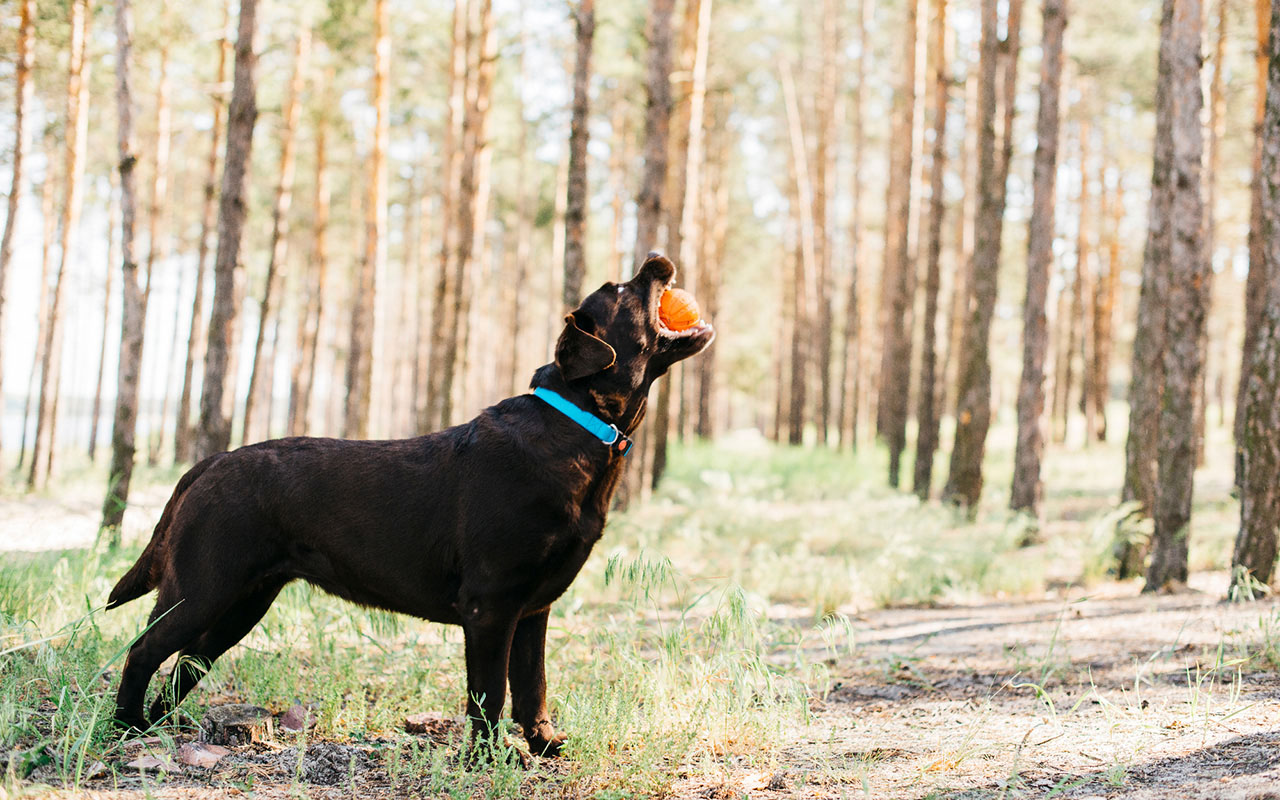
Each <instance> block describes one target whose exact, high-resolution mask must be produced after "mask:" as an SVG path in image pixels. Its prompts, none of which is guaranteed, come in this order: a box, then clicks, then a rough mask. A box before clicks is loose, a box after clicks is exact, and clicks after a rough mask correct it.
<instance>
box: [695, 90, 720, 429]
mask: <svg viewBox="0 0 1280 800" xmlns="http://www.w3.org/2000/svg"><path fill="white" fill-rule="evenodd" d="M725 116H726V114H725V104H723V103H718V104H717V111H716V113H715V114H714V115H713V123H712V125H711V127H710V130H711V131H714V134H713V137H714V138H712V139H711V141H710V142H709V147H708V156H707V175H706V177H705V179H704V180H703V202H702V203H701V210H700V213H701V216H702V221H701V224H700V229H701V231H702V235H701V239H702V256H701V257H700V258H699V259H698V265H699V269H698V292H697V294H698V298H699V302H700V303H701V305H702V311H703V315H704V316H705V317H706V318H707V319H711V320H714V319H716V316H717V314H719V312H720V282H721V276H722V266H721V265H722V264H723V263H724V253H725V245H726V241H727V239H728V234H729V185H728V182H727V181H726V180H725V162H726V160H727V158H728V152H727V151H728V142H727V139H728V137H727V135H726V134H725V125H724V118H725ZM696 370H697V373H696V374H697V397H696V403H697V419H696V422H695V424H694V433H695V434H696V435H697V436H699V437H700V438H703V439H710V438H711V437H712V436H714V435H715V433H716V425H717V418H716V409H715V387H716V348H715V346H714V345H712V346H711V347H709V348H707V349H706V350H704V351H703V352H702V353H701V354H699V356H698V362H697V366H696Z"/></svg>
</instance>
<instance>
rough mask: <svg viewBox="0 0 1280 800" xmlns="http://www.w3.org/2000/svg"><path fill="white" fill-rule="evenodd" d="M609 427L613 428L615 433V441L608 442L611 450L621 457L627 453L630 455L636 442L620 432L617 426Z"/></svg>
mask: <svg viewBox="0 0 1280 800" xmlns="http://www.w3.org/2000/svg"><path fill="white" fill-rule="evenodd" d="M609 427H610V428H613V433H614V437H613V441H612V442H606V444H607V445H608V446H609V448H610V449H611V450H613V451H614V452H615V453H617V454H618V455H620V456H625V455H626V454H627V453H630V452H631V446H632V445H633V444H635V442H634V441H632V440H631V437H630V436H627V435H626V434H625V433H623V432H622V431H620V430H618V426H617V425H610V426H609Z"/></svg>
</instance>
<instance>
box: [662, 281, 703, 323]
mask: <svg viewBox="0 0 1280 800" xmlns="http://www.w3.org/2000/svg"><path fill="white" fill-rule="evenodd" d="M658 317H659V319H661V320H662V324H663V325H666V326H667V327H668V328H670V329H671V330H673V331H683V330H688V329H689V328H692V327H693V326H694V325H696V324H698V320H699V319H700V318H701V314H699V313H698V301H697V300H694V299H693V295H691V294H689V293H688V292H686V291H685V290H684V289H668V290H667V291H665V292H663V293H662V299H661V300H659V301H658Z"/></svg>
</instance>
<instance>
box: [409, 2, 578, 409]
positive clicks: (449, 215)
mask: <svg viewBox="0 0 1280 800" xmlns="http://www.w3.org/2000/svg"><path fill="white" fill-rule="evenodd" d="M467 18H468V0H454V4H453V44H452V48H451V55H450V59H449V104H448V106H446V108H445V118H444V131H443V134H442V136H441V147H440V160H441V165H442V168H443V175H442V176H441V187H440V226H441V232H440V261H439V267H438V269H439V271H438V272H437V273H436V285H435V289H434V291H433V293H432V304H431V307H432V309H433V315H432V327H431V348H430V355H429V358H428V368H427V402H426V407H425V415H424V416H422V417H420V418H419V419H418V432H419V433H427V432H429V431H432V430H434V429H435V428H437V427H442V426H444V425H445V424H447V423H446V420H445V409H446V408H447V407H448V406H449V401H448V397H447V393H448V392H449V391H451V387H452V377H451V376H446V374H445V351H446V350H447V349H449V348H455V349H456V348H457V341H456V339H457V335H458V317H457V308H456V307H455V306H454V305H453V304H451V303H450V298H452V297H453V296H454V295H455V289H454V286H453V280H454V270H453V260H452V259H453V255H454V250H455V249H456V246H457V241H458V239H457V236H458V233H457V228H456V227H455V225H456V221H457V220H456V218H457V206H458V193H459V190H460V188H459V180H460V178H461V175H462V147H461V136H460V130H459V129H460V128H461V126H462V117H463V106H464V104H465V102H466V89H467ZM558 263H559V262H556V265H557V266H558ZM449 369H450V370H452V365H450V367H449Z"/></svg>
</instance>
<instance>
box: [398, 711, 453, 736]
mask: <svg viewBox="0 0 1280 800" xmlns="http://www.w3.org/2000/svg"><path fill="white" fill-rule="evenodd" d="M456 724H457V723H456V722H454V720H452V719H450V718H449V717H446V716H445V715H444V714H441V713H440V712H439V711H424V712H422V713H421V714H411V715H409V716H407V717H405V718H404V729H405V731H406V732H407V733H425V734H427V735H428V736H431V737H432V738H440V737H445V736H447V735H448V734H449V732H450V731H452V730H453V728H454V727H455V726H456Z"/></svg>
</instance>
